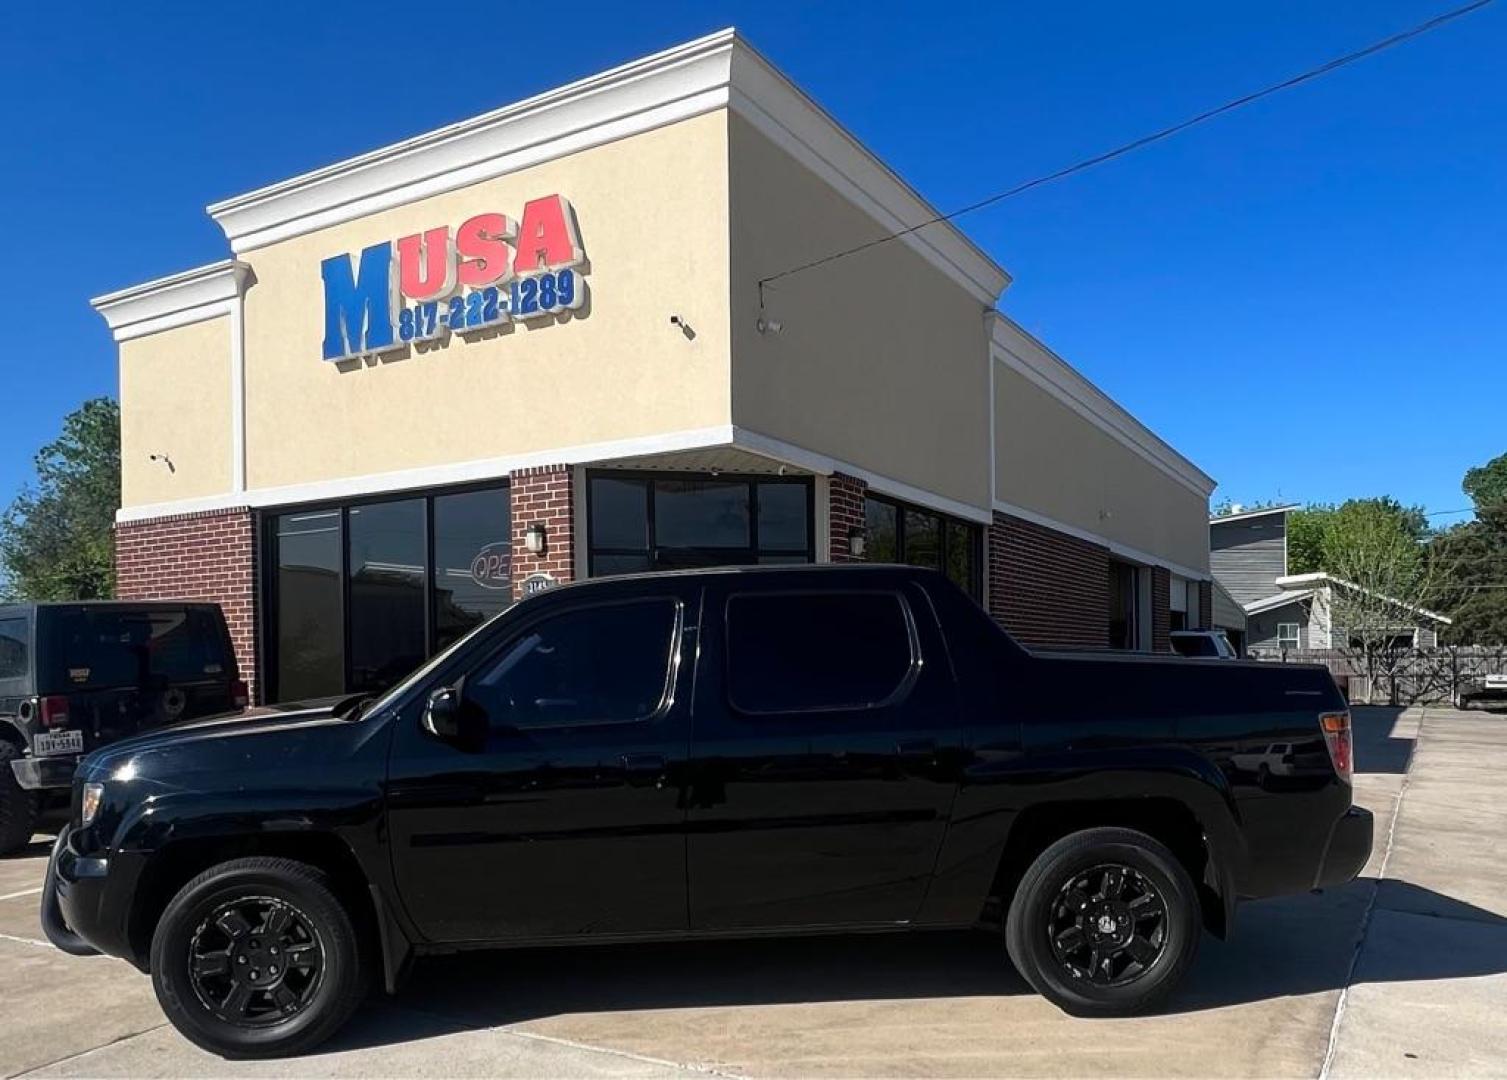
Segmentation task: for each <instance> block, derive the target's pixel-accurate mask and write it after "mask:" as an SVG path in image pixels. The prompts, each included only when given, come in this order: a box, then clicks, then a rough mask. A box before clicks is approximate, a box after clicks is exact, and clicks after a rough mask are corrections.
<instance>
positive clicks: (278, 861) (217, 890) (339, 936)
mask: <svg viewBox="0 0 1507 1080" xmlns="http://www.w3.org/2000/svg"><path fill="white" fill-rule="evenodd" d="M341 895H342V893H341V891H340V890H338V889H337V888H336V887H335V884H334V882H333V881H332V880H331V878H330V876H329V875H328V874H326V873H325V872H324V871H323V870H321V869H319V868H318V867H316V866H310V865H309V864H307V863H302V862H297V861H295V860H292V859H284V858H278V857H274V856H252V857H249V858H244V859H233V860H231V861H229V862H224V863H221V864H220V865H218V866H212V867H210V868H209V869H208V870H206V871H204V873H202V874H200V875H199V876H198V877H196V878H194V879H193V880H192V881H190V882H189V883H188V884H187V885H185V886H183V888H182V889H180V890H179V891H178V894H177V895H176V896H174V897H173V899H172V900H171V901H169V903H168V905H167V907H166V908H165V909H164V910H163V912H162V917H161V918H160V919H159V920H158V922H157V927H156V930H155V932H154V933H153V934H152V950H151V964H150V966H151V972H152V987H153V989H154V990H156V991H157V1001H158V1003H159V1004H160V1005H161V1006H162V1011H163V1012H165V1013H166V1014H167V1018H168V1019H169V1020H171V1021H172V1023H173V1026H174V1027H175V1028H177V1029H178V1031H179V1033H180V1034H182V1035H183V1036H184V1037H185V1038H187V1039H188V1040H190V1041H191V1042H194V1043H196V1044H198V1045H199V1046H202V1047H203V1048H204V1049H206V1050H209V1051H211V1052H213V1053H216V1054H220V1055H222V1056H224V1057H228V1058H267V1057H282V1056H285V1055H289V1054H301V1053H304V1052H306V1051H308V1050H311V1049H313V1048H314V1047H315V1046H317V1045H319V1044H320V1043H321V1042H323V1041H324V1040H325V1039H327V1038H329V1037H330V1036H331V1035H332V1034H334V1033H335V1031H337V1030H338V1029H339V1028H340V1027H341V1025H342V1024H344V1023H345V1022H346V1020H348V1019H349V1018H350V1016H351V1014H352V1013H353V1012H354V1011H355V1010H356V1007H357V1006H358V1005H359V1004H360V1003H361V999H362V998H363V997H364V996H365V993H366V982H367V972H368V970H369V964H368V953H369V951H370V950H371V948H372V943H371V940H370V933H369V932H368V934H366V935H365V936H363V935H361V934H358V932H357V926H358V925H361V926H363V927H364V926H365V925H366V924H365V922H364V921H363V920H360V919H358V918H354V917H353V915H352V911H351V910H348V909H347V908H346V906H345V904H344V903H343V902H342V900H341ZM357 910H358V911H359V909H357Z"/></svg>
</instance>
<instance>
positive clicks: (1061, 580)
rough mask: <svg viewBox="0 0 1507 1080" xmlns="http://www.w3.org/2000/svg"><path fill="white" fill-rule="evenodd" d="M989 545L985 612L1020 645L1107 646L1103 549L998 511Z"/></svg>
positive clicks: (1106, 575) (1106, 560)
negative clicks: (1018, 641)
mask: <svg viewBox="0 0 1507 1080" xmlns="http://www.w3.org/2000/svg"><path fill="white" fill-rule="evenodd" d="M987 547H988V558H989V613H990V614H991V615H993V616H994V617H995V618H996V619H998V620H999V621H1000V622H1001V623H1002V624H1003V625H1004V627H1005V629H1007V630H1009V631H1010V632H1011V633H1012V634H1014V635H1015V636H1016V638H1018V639H1019V640H1020V641H1021V642H1022V643H1023V644H1026V645H1058V646H1082V645H1088V646H1103V645H1105V644H1107V642H1108V638H1109V550H1108V549H1107V548H1103V547H1100V546H1099V545H1098V544H1092V543H1089V542H1088V541H1087V540H1079V539H1078V538H1077V537H1075V536H1068V535H1067V534H1065V533H1060V532H1057V531H1056V530H1054V529H1048V528H1046V527H1045V526H1042V525H1036V524H1033V523H1032V522H1029V521H1023V520H1022V519H1020V518H1017V517H1011V516H1010V515H1008V514H1001V513H996V514H995V515H994V524H992V525H990V526H989V529H988V537H987ZM1164 603H1165V600H1164Z"/></svg>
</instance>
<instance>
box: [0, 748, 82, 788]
mask: <svg viewBox="0 0 1507 1080" xmlns="http://www.w3.org/2000/svg"><path fill="white" fill-rule="evenodd" d="M78 762H79V759H78V755H77V754H63V755H60V756H58V757H30V756H28V757H23V758H17V759H16V760H15V761H12V762H11V763H10V771H11V772H13V773H15V774H16V783H18V784H20V785H21V786H22V787H23V788H25V789H26V790H27V791H48V790H51V789H54V788H66V787H68V786H70V785H71V784H72V783H73V774H74V773H75V772H76V771H77V770H78Z"/></svg>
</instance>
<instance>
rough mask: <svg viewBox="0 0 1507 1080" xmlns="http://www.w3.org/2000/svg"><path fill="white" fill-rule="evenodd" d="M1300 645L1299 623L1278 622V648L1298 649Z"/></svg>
mask: <svg viewBox="0 0 1507 1080" xmlns="http://www.w3.org/2000/svg"><path fill="white" fill-rule="evenodd" d="M1297 647H1298V624H1297V623H1295V622H1279V623H1278V624H1277V648H1279V649H1296V648H1297Z"/></svg>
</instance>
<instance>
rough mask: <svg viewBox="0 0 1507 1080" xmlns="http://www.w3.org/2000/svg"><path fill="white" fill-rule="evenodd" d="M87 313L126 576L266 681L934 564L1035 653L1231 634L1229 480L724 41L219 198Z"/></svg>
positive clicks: (790, 88) (372, 679)
mask: <svg viewBox="0 0 1507 1080" xmlns="http://www.w3.org/2000/svg"><path fill="white" fill-rule="evenodd" d="M208 212H209V214H210V216H211V217H212V218H213V219H214V220H215V221H216V222H217V223H218V224H219V225H220V226H221V227H222V229H223V230H224V232H225V235H226V238H227V240H228V242H229V246H230V253H231V255H230V258H228V259H226V260H224V261H222V262H219V263H215V264H212V265H209V266H206V267H202V268H200V269H197V270H192V271H188V272H186V273H182V274H178V275H175V276H172V277H168V278H163V279H161V280H158V281H153V282H149V283H147V284H144V285H139V286H136V287H133V288H130V289H125V290H122V291H120V292H117V293H112V294H110V295H108V296H103V297H100V298H98V299H96V300H95V301H94V305H95V307H96V308H97V309H98V310H99V311H100V313H101V314H102V315H103V316H104V318H105V319H106V321H107V322H108V324H109V326H110V329H111V331H112V332H113V334H114V336H115V338H116V340H117V341H118V342H119V344H120V366H121V376H120V393H121V406H122V434H121V444H122V446H121V449H122V508H121V510H120V514H119V523H118V529H117V557H118V563H119V570H120V589H121V592H122V594H123V595H130V596H161V595H191V596H199V597H208V598H211V599H216V600H219V601H220V602H221V603H222V604H224V605H225V607H226V609H227V612H229V613H230V615H231V620H232V625H233V632H234V634H235V636H236V638H237V645H238V648H239V650H240V653H241V658H242V664H243V666H244V667H245V668H246V672H247V673H248V674H249V675H251V676H253V677H254V679H255V681H256V683H257V685H258V687H259V689H260V692H261V694H262V695H263V696H264V697H268V698H274V699H278V698H289V697H293V696H302V695H307V694H312V693H319V692H336V691H339V690H342V689H346V688H349V689H359V688H365V687H369V686H375V685H379V684H380V683H382V682H383V681H385V680H388V679H391V678H392V677H394V675H395V674H397V673H400V672H401V670H402V669H403V668H404V667H405V666H409V665H411V664H412V663H415V662H417V661H418V660H420V659H422V658H423V657H424V656H425V655H427V654H429V653H431V652H433V651H434V650H436V649H437V648H440V647H442V646H443V645H444V644H445V643H447V642H448V641H450V640H452V639H453V638H454V637H455V636H457V635H458V634H459V633H460V632H462V631H463V630H464V629H465V628H466V627H468V626H470V625H473V624H474V623H475V621H477V620H478V619H480V618H482V617H484V616H485V615H486V614H488V613H489V612H492V611H495V610H497V609H498V608H499V607H500V606H502V605H503V604H504V603H506V602H507V600H508V599H510V598H511V597H512V596H513V595H515V594H516V593H517V592H518V591H520V590H524V589H531V588H537V587H544V586H547V585H548V584H549V583H550V582H552V581H558V580H567V579H571V578H579V577H584V576H589V575H594V574H606V573H618V572H627V571H631V570H640V569H654V568H664V567H674V566H688V565H706V564H710V563H744V562H792V561H827V560H845V559H851V558H859V557H862V558H868V559H875V558H882V559H889V560H897V561H906V562H913V563H924V564H930V565H935V566H937V567H938V568H940V569H942V570H944V571H945V572H946V573H948V574H949V576H951V577H952V578H953V579H954V580H955V581H957V582H958V584H959V585H960V586H962V587H963V588H965V589H967V590H968V591H970V592H971V593H972V594H973V595H975V596H976V597H977V598H978V599H979V600H980V602H982V603H984V604H985V605H986V606H987V607H988V608H989V610H990V611H992V612H993V613H994V614H995V615H996V616H998V617H999V618H1000V619H1001V620H1002V621H1003V622H1004V623H1005V625H1006V626H1008V627H1010V628H1011V629H1012V630H1013V631H1015V632H1016V633H1017V635H1019V636H1020V637H1021V638H1022V639H1023V640H1025V641H1027V642H1028V643H1041V644H1065V645H1067V644H1073V645H1078V644H1082V645H1118V646H1122V647H1132V648H1154V647H1165V642H1166V634H1167V632H1168V630H1169V628H1172V627H1174V626H1177V625H1188V626H1195V625H1207V624H1208V621H1209V613H1208V608H1209V591H1208V585H1207V581H1208V577H1209V573H1208V567H1209V559H1208V534H1207V524H1206V523H1207V513H1208V496H1209V493H1210V491H1211V489H1212V487H1213V481H1212V480H1211V479H1210V478H1209V477H1207V476H1206V475H1204V474H1203V473H1202V472H1201V471H1200V470H1199V469H1198V468H1196V467H1195V466H1194V465H1193V464H1191V463H1190V462H1189V461H1188V460H1187V459H1186V458H1184V457H1183V456H1182V455H1180V454H1178V453H1177V452H1176V451H1175V450H1174V449H1172V448H1171V447H1170V446H1168V445H1167V444H1166V443H1165V442H1163V441H1162V440H1161V439H1159V438H1158V437H1157V436H1156V435H1155V434H1153V433H1152V432H1151V431H1149V430H1148V429H1146V428H1145V427H1144V426H1143V425H1142V424H1140V423H1139V422H1138V421H1137V420H1136V419H1135V418H1134V417H1132V416H1130V415H1129V414H1128V413H1127V412H1126V411H1125V410H1124V409H1122V408H1121V407H1120V406H1118V405H1117V404H1115V403H1114V402H1113V401H1112V400H1110V399H1109V398H1108V397H1107V396H1106V395H1104V394H1103V393H1102V392H1101V391H1099V390H1098V389H1097V388H1096V387H1094V386H1093V385H1092V384H1091V383H1089V382H1088V381H1087V380H1085V379H1084V378H1083V377H1082V376H1081V375H1079V374H1078V373H1077V372H1076V371H1074V370H1073V369H1072V368H1071V367H1070V366H1069V365H1068V364H1067V363H1065V362H1064V361H1063V360H1062V359H1061V358H1059V357H1057V356H1056V355H1055V354H1054V353H1052V352H1051V350H1050V349H1049V348H1047V347H1046V346H1045V345H1043V344H1042V343H1041V342H1039V341H1037V340H1035V339H1034V338H1032V337H1031V335H1029V334H1028V333H1026V332H1025V331H1024V330H1022V329H1021V328H1020V327H1019V326H1018V325H1016V324H1015V323H1014V322H1012V321H1011V320H1010V319H1009V318H1008V317H1006V316H1005V315H1003V314H1001V313H1000V312H999V311H998V310H997V307H996V305H997V303H998V301H999V299H1000V297H1001V295H1002V294H1003V293H1004V291H1005V290H1006V288H1007V287H1008V285H1009V283H1010V278H1009V275H1008V274H1007V273H1006V272H1005V271H1004V270H1002V269H1001V268H1000V267H999V266H998V265H996V263H995V262H994V261H993V260H992V259H991V258H990V257H989V256H988V255H987V254H986V253H985V252H983V251H981V250H980V249H979V248H978V247H977V246H976V245H975V244H974V243H972V242H971V241H970V240H969V239H968V237H967V236H966V235H965V234H964V233H963V232H961V231H960V230H959V229H958V228H956V227H955V226H953V225H952V224H950V223H938V224H932V225H928V226H926V227H925V228H922V229H918V230H916V231H914V232H908V233H906V234H905V235H903V236H901V237H899V238H897V239H894V240H892V241H889V242H886V243H883V244H880V245H878V246H875V247H872V248H869V249H867V250H865V251H863V252H861V253H858V254H854V255H852V256H850V257H846V258H842V259H839V260H837V261H835V262H830V263H824V264H823V265H820V266H812V267H810V268H809V269H804V270H798V271H797V272H794V273H791V271H793V270H797V268H801V267H804V266H807V264H810V263H813V262H815V261H816V260H819V259H823V258H825V257H827V256H830V255H832V254H834V253H836V252H841V251H845V250H848V249H851V248H853V247H855V246H856V245H860V244H864V243H866V242H868V241H871V240H873V239H875V238H876V237H880V236H885V235H888V234H891V233H895V232H899V231H901V230H904V229H907V228H909V227H911V226H915V225H918V224H920V223H922V222H925V221H928V220H929V219H931V218H933V217H935V216H936V210H935V209H934V208H932V207H931V206H930V205H929V204H928V203H926V202H925V201H924V200H923V199H922V198H921V197H920V196H919V195H918V194H917V193H916V192H914V191H913V190H912V189H911V188H909V187H908V186H907V185H906V184H905V182H904V181H903V180H901V179H900V178H899V177H898V176H896V175H895V174H894V173H893V172H892V171H891V170H889V169H888V168H887V167H886V166H885V165H884V164H883V163H882V162H880V161H879V160H878V159H877V158H875V157H874V156H873V155H872V154H871V153H869V152H868V151H867V150H866V149H865V148H864V147H863V146H862V145H861V144H859V143H858V142H857V141H856V140H855V139H854V138H853V137H852V136H851V135H849V134H848V133H847V132H846V131H845V130H844V129H843V128H842V127H841V126H840V125H839V124H838V123H836V122H835V121H834V120H833V119H832V118H831V117H830V116H828V115H827V114H826V113H825V112H824V111H823V110H822V109H821V108H820V106H818V105H816V104H815V103H814V102H813V101H811V100H810V99H809V98H808V97H806V96H805V95H804V94H803V93H802V92H801V91H800V90H799V89H798V88H797V87H796V86H794V85H793V84H792V83H791V82H790V81H789V80H788V79H786V78H785V77H784V76H783V75H781V74H780V73H779V72H778V71H776V70H775V69H774V68H773V67H771V66H770V65H769V63H768V62H767V61H765V60H764V59H763V58H762V57H761V56H759V54H758V53H756V52H755V51H754V50H753V49H752V48H750V47H749V46H748V44H747V43H746V42H745V41H743V40H742V39H741V38H739V37H737V36H736V35H735V34H734V33H732V32H730V31H729V32H724V33H719V34H714V35H712V36H710V37H707V38H703V39H701V40H698V41H694V42H691V43H689V44H686V45H683V46H680V47H678V48H674V49H671V50H668V51H666V52H664V53H660V54H658V55H655V56H651V57H648V58H646V59H643V60H639V61H636V62H634V63H631V64H627V65H625V66H623V67H621V68H617V69H615V70H613V71H609V72H606V73H604V74H602V75H598V76H595V77H593V78H590V79H586V80H583V81H581V82H579V83H575V84H572V85H570V86H566V87H563V88H561V89H558V90H554V91H551V92H549V93H546V94H542V95H539V96H538V97H535V98H531V99H529V100H527V101H523V102H520V103H518V104H516V105H511V106H508V107H506V108H503V109H499V110H496V111H494V112H490V113H487V114H485V115H482V116H479V117H476V118H475V119H472V120H467V121H464V122H461V123H458V124H455V125H452V126H450V127H448V128H443V129H441V130H439V131H435V132H430V133H428V134H425V135H420V136H418V137H416V138H413V139H410V140H408V141H406V142H403V143H400V144H397V145H394V146H390V147H385V148H383V149H380V150H376V151H373V152H372V153H369V154H366V155H363V156H361V157H358V158H353V159H351V160H349V161H343V162H338V163H336V164H333V165H330V166H327V167H325V168H322V169H319V170H317V171H315V172H311V173H308V174H306V175H303V176H299V177H295V178H293V179H291V180H288V181H285V182H282V183H279V184H274V185H272V186H270V187H267V188H264V189H261V190H259V191H254V192H251V193H250V194H247V195H243V196H239V197H237V198H233V199H227V200H225V201H223V202H220V203H217V204H215V205H213V206H211V207H209V209H208Z"/></svg>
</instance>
